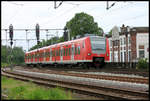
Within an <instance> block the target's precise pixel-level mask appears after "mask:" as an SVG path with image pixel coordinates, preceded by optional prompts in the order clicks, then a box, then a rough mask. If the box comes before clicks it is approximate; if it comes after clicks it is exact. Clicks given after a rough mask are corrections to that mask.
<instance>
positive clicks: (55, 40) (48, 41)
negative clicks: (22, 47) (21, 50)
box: [29, 37, 64, 51]
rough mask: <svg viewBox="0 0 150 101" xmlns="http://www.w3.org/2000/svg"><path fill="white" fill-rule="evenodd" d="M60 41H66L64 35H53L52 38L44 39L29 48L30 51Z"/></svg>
mask: <svg viewBox="0 0 150 101" xmlns="http://www.w3.org/2000/svg"><path fill="white" fill-rule="evenodd" d="M59 42H64V38H63V37H60V38H59V37H53V38H51V39H49V40H47V41H45V40H42V42H40V44H39V45H35V46H33V47H31V48H30V49H29V51H31V50H34V49H37V48H41V47H45V46H49V45H52V44H56V43H59Z"/></svg>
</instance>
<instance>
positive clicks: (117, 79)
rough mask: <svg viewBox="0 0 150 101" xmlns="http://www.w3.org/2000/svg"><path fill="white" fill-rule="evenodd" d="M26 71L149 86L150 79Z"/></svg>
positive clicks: (52, 71) (50, 71) (51, 71)
mask: <svg viewBox="0 0 150 101" xmlns="http://www.w3.org/2000/svg"><path fill="white" fill-rule="evenodd" d="M25 70H27V71H33V72H40V73H49V74H59V75H67V76H76V77H86V78H93V79H103V80H114V81H121V82H131V83H141V84H149V79H148V78H138V77H125V76H110V75H96V74H83V73H71V72H65V71H56V70H38V69H36V70H31V69H30V70H29V69H25Z"/></svg>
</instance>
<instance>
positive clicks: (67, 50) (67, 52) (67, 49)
mask: <svg viewBox="0 0 150 101" xmlns="http://www.w3.org/2000/svg"><path fill="white" fill-rule="evenodd" d="M66 56H68V48H66Z"/></svg>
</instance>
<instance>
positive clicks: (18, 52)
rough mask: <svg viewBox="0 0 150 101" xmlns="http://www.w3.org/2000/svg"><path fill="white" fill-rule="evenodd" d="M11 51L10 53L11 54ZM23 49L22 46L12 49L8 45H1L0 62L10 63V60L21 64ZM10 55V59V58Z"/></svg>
mask: <svg viewBox="0 0 150 101" xmlns="http://www.w3.org/2000/svg"><path fill="white" fill-rule="evenodd" d="M11 51H12V54H11ZM24 54H25V53H24V51H23V49H22V47H14V48H13V49H12V50H11V48H10V47H9V46H8V47H7V48H6V46H1V62H2V63H8V64H9V63H10V61H12V63H13V64H22V63H24ZM11 57H12V59H10V58H11Z"/></svg>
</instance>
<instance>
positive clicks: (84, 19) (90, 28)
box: [65, 12, 103, 37]
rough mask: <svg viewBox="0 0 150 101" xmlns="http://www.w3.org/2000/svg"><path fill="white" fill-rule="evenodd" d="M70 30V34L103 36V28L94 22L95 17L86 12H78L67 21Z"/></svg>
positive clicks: (72, 35)
mask: <svg viewBox="0 0 150 101" xmlns="http://www.w3.org/2000/svg"><path fill="white" fill-rule="evenodd" d="M65 27H67V29H68V30H69V32H70V36H71V37H74V36H77V35H81V36H83V35H84V34H87V33H88V34H96V35H101V36H102V30H103V29H102V28H100V27H98V24H97V23H96V22H94V18H93V16H91V15H88V14H86V13H84V12H81V13H77V14H75V16H74V17H73V18H72V19H71V20H70V21H68V22H67V24H66V26H65Z"/></svg>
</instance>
